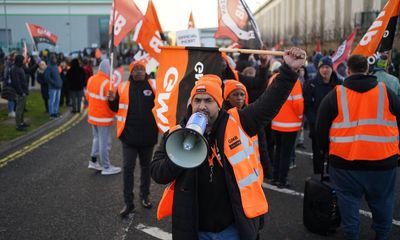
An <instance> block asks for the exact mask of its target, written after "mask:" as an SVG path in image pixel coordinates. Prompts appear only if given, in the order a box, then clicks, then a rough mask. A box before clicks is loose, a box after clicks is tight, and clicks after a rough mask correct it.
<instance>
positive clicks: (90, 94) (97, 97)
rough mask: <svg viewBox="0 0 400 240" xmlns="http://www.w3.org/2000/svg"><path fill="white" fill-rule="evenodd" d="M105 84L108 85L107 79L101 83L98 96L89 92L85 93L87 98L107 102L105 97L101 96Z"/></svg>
mask: <svg viewBox="0 0 400 240" xmlns="http://www.w3.org/2000/svg"><path fill="white" fill-rule="evenodd" d="M107 83H108V79H105V80H104V81H103V82H102V83H101V86H100V91H99V93H100V94H96V93H93V92H90V91H89V90H88V91H87V93H88V94H89V96H90V97H92V98H95V99H98V100H103V101H107V100H108V98H107V96H104V95H103V93H104V88H105V86H106V85H107Z"/></svg>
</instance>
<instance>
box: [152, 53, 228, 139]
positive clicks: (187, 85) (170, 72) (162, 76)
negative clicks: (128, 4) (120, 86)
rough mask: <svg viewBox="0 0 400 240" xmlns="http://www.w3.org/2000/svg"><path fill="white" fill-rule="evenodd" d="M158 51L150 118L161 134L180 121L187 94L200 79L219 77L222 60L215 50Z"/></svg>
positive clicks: (184, 111) (221, 56) (184, 108)
mask: <svg viewBox="0 0 400 240" xmlns="http://www.w3.org/2000/svg"><path fill="white" fill-rule="evenodd" d="M161 48H162V51H161V56H160V65H159V67H158V71H157V77H156V89H157V91H156V98H155V100H154V108H153V115H154V118H155V119H156V122H157V126H158V128H159V130H160V131H161V132H163V133H164V132H165V131H167V130H168V129H169V128H170V127H173V126H175V125H176V124H177V123H178V122H180V121H181V120H182V118H183V116H184V115H185V113H186V110H187V105H188V101H189V98H190V91H191V90H192V88H193V86H194V84H195V82H196V81H197V80H198V79H199V78H200V77H202V76H203V75H204V74H216V75H219V76H220V77H222V76H221V75H222V73H221V66H222V63H223V62H224V61H225V59H224V56H223V53H221V52H219V51H218V48H204V47H161ZM228 70H229V69H228Z"/></svg>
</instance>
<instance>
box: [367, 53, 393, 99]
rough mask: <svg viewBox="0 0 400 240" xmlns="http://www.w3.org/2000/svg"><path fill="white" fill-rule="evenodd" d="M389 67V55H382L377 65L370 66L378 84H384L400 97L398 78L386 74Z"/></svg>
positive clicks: (377, 60) (376, 62)
mask: <svg viewBox="0 0 400 240" xmlns="http://www.w3.org/2000/svg"><path fill="white" fill-rule="evenodd" d="M387 67H388V55H387V54H386V53H381V54H380V56H379V58H378V59H376V61H375V64H374V65H373V66H370V68H371V69H370V70H371V72H372V75H374V76H375V77H376V78H377V80H378V82H383V83H384V84H385V85H386V86H387V87H388V88H389V89H390V90H392V91H393V92H394V93H396V95H397V96H398V97H400V83H399V79H397V77H395V76H393V75H391V74H389V73H387V72H386V69H387Z"/></svg>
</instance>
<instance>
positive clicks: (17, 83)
mask: <svg viewBox="0 0 400 240" xmlns="http://www.w3.org/2000/svg"><path fill="white" fill-rule="evenodd" d="M23 61H24V57H23V56H22V55H17V56H16V57H15V63H14V66H13V67H12V68H11V86H12V87H13V88H14V89H15V91H16V92H17V94H18V95H20V96H22V95H28V93H29V88H28V81H27V77H26V75H25V70H24V66H23Z"/></svg>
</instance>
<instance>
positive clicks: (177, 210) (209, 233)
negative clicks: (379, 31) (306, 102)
mask: <svg viewBox="0 0 400 240" xmlns="http://www.w3.org/2000/svg"><path fill="white" fill-rule="evenodd" d="M305 57H306V53H305V52H304V51H303V50H301V49H299V48H291V49H290V50H287V51H285V55H284V59H285V62H286V63H285V64H283V66H282V67H281V69H280V71H281V74H280V75H279V76H278V77H277V79H276V81H274V83H273V84H272V86H271V87H270V88H268V89H267V90H266V91H265V92H264V93H263V94H262V95H261V96H260V97H259V99H258V100H257V101H256V102H254V103H252V104H249V105H248V106H247V107H245V108H243V109H240V110H238V109H237V108H232V109H230V110H228V111H225V110H224V109H223V108H222V102H223V97H222V89H221V85H220V84H219V83H218V81H216V80H215V77H212V76H210V75H205V76H203V77H201V78H200V79H199V80H198V81H197V84H196V85H195V86H194V87H193V89H192V90H191V94H190V105H189V107H188V110H187V116H191V114H192V112H193V113H196V112H202V113H204V114H205V115H206V116H207V118H208V124H207V126H206V130H205V133H204V137H205V138H206V139H207V141H208V144H209V151H208V156H207V160H205V161H204V162H203V163H202V164H200V166H198V167H196V168H193V169H187V168H183V167H180V166H178V165H176V164H174V163H173V162H172V161H171V160H170V159H169V157H168V155H167V153H166V151H165V139H166V137H167V136H168V132H167V133H166V134H165V135H164V137H163V138H162V141H161V142H160V144H159V145H158V148H157V150H156V151H155V153H154V157H153V161H152V162H151V176H152V178H153V179H154V181H156V182H157V183H159V184H169V183H172V184H171V185H169V187H168V188H167V189H166V191H165V192H164V195H163V197H162V199H161V201H160V203H159V206H158V209H157V218H158V219H162V218H163V217H166V216H168V215H172V238H173V239H177V240H180V239H182V240H183V239H184V240H191V239H251V240H255V239H257V238H258V237H259V236H258V235H259V229H260V227H261V226H260V220H261V219H260V218H261V217H262V216H263V215H264V214H265V213H266V212H267V211H268V203H267V200H266V197H265V194H264V191H263V189H262V187H261V182H260V176H261V175H262V172H260V170H259V161H258V159H257V156H256V152H255V148H254V145H255V143H254V142H253V141H252V137H253V136H255V135H256V134H257V132H258V131H259V130H260V129H261V128H262V127H263V126H265V125H266V124H267V122H268V121H271V120H272V119H273V118H274V116H275V115H276V114H277V112H278V110H279V108H280V107H281V106H282V105H283V103H284V102H285V100H286V99H287V97H288V95H289V93H290V91H291V89H292V88H293V86H294V84H295V82H296V79H297V78H298V75H297V70H298V69H299V68H300V66H301V65H303V64H304V62H305ZM219 81H220V80H219ZM185 125H186V120H185V119H184V120H183V121H182V122H181V124H180V125H178V126H176V127H177V128H179V127H182V126H185ZM187 160H188V161H190V159H187Z"/></svg>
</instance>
